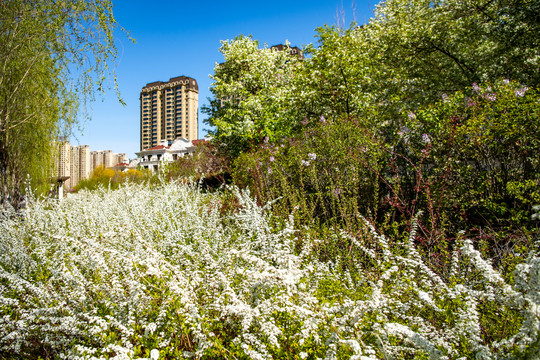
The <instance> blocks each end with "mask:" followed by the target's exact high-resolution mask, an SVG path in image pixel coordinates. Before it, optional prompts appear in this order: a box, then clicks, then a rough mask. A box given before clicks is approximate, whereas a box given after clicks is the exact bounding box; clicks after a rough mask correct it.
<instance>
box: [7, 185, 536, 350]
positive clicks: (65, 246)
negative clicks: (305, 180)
mask: <svg viewBox="0 0 540 360" xmlns="http://www.w3.org/2000/svg"><path fill="white" fill-rule="evenodd" d="M229 191H232V192H233V193H234V194H235V196H236V198H237V201H238V207H237V209H236V210H234V211H228V212H225V213H223V211H224V210H223V203H222V201H221V200H220V197H219V196H220V195H219V194H218V195H216V194H204V193H202V192H200V191H198V190H197V189H196V188H194V187H190V186H187V185H181V184H167V185H160V186H155V187H154V188H150V187H144V186H140V185H126V186H125V187H123V188H121V189H120V190H116V191H106V190H102V191H97V192H80V193H79V194H76V195H74V196H70V197H68V198H66V199H64V200H63V201H61V202H56V201H53V200H47V201H32V202H31V203H30V204H29V206H28V208H27V210H26V212H25V214H24V217H20V216H11V215H10V214H4V215H5V216H4V217H3V218H2V219H1V220H0V355H1V354H16V356H18V357H21V358H25V357H26V358H32V357H34V358H35V357H37V356H36V355H43V354H53V355H54V357H58V358H69V359H77V358H81V359H83V358H84V359H101V358H112V359H133V358H137V357H138V358H146V359H148V358H150V359H158V358H159V357H162V356H164V357H167V358H181V357H182V358H195V359H198V358H212V356H214V355H216V354H222V355H221V357H223V358H234V357H235V356H236V357H242V358H251V359H271V358H273V357H274V356H275V355H276V354H290V355H291V357H294V356H296V357H299V358H302V359H303V358H310V359H311V358H313V359H315V358H321V359H322V358H326V359H335V358H338V357H340V358H343V356H348V357H350V358H351V359H364V360H366V359H378V358H400V357H402V356H404V354H410V355H411V356H413V355H415V354H423V355H424V356H428V357H429V358H431V359H457V358H459V357H462V356H470V357H474V356H476V357H477V358H486V359H487V358H497V357H501V358H504V357H505V356H507V355H509V354H513V353H516V352H521V353H523V354H529V353H528V352H530V351H531V346H532V345H534V344H537V343H538V341H539V337H538V330H539V314H538V310H537V309H538V306H539V304H540V259H539V258H537V257H535V256H534V255H531V258H530V259H529V261H528V262H527V263H524V264H522V265H520V266H519V267H518V270H517V272H516V286H515V287H511V286H510V285H508V284H507V283H506V282H505V281H504V279H503V278H502V277H501V276H500V275H499V274H498V273H497V272H496V271H495V270H493V268H492V267H491V266H490V265H489V262H487V261H485V260H483V259H482V258H481V257H480V256H479V253H478V252H477V251H476V250H474V248H473V247H472V244H471V243H470V242H466V241H465V242H464V243H463V246H462V247H461V249H460V252H459V254H458V253H456V255H455V256H454V259H455V261H456V264H455V266H454V270H455V273H456V274H457V276H456V277H455V278H453V279H450V280H445V279H442V278H441V277H439V276H438V275H437V274H435V273H434V272H433V271H432V270H431V269H429V267H428V266H426V265H425V264H424V263H423V262H422V259H421V256H420V255H419V254H418V252H417V251H416V249H415V248H414V243H413V241H412V238H413V237H414V232H413V234H412V236H411V239H409V241H406V242H403V243H402V244H401V245H399V246H401V247H402V249H399V246H397V247H396V246H394V245H392V246H391V245H389V243H390V242H389V241H388V240H387V239H386V238H384V237H382V236H379V235H377V233H376V232H375V231H374V229H373V228H370V229H369V230H370V231H368V232H366V236H365V237H363V238H353V237H350V236H349V235H347V234H346V233H345V232H336V234H335V238H330V239H309V238H306V237H305V235H304V236H303V239H302V242H300V239H299V238H297V235H296V234H297V232H296V230H295V229H294V226H293V223H292V220H289V221H288V222H287V223H285V224H283V225H280V226H277V225H275V221H273V219H272V217H271V216H270V213H269V211H268V210H269V207H270V205H267V206H265V207H260V206H258V205H257V204H256V202H255V201H254V200H253V199H252V198H251V197H250V195H249V193H247V192H241V191H239V190H238V189H229ZM272 224H274V225H272ZM339 239H349V240H350V241H351V243H352V244H353V245H354V249H353V250H354V253H356V254H358V256H359V257H358V259H360V257H361V256H363V260H362V261H358V262H357V263H356V265H355V266H356V269H355V270H354V271H353V270H351V268H348V270H343V269H344V268H346V267H344V266H342V265H343V264H344V261H345V260H346V259H340V258H336V259H335V261H333V262H329V263H322V262H320V261H318V260H317V257H316V251H315V250H316V249H317V247H319V246H321V244H324V243H325V242H331V241H339ZM299 244H300V246H299ZM403 250H405V251H403ZM469 275H471V276H469ZM456 279H458V280H456ZM486 302H489V303H492V304H493V306H494V307H493V308H494V309H495V310H496V311H501V312H503V311H505V309H506V310H512V311H514V312H515V313H516V314H518V315H519V316H521V318H522V322H521V325H520V327H519V330H518V331H514V332H511V331H510V330H509V331H507V333H505V336H504V337H503V338H501V339H498V340H497V341H495V342H491V343H490V342H488V341H486V340H485V337H484V336H483V334H482V326H481V324H480V321H481V320H480V310H479V305H480V304H483V306H485V304H486ZM144 349H146V350H144ZM463 349H469V350H468V351H470V353H469V354H462V350H463ZM233 353H235V354H236V355H234V354H233ZM229 355H230V356H229ZM293 355H294V356H293Z"/></svg>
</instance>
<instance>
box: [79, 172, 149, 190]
mask: <svg viewBox="0 0 540 360" xmlns="http://www.w3.org/2000/svg"><path fill="white" fill-rule="evenodd" d="M152 178H153V176H152V173H150V172H149V171H145V170H138V169H129V170H127V171H120V170H115V169H112V168H105V167H103V166H99V167H97V168H96V169H95V170H94V171H93V172H92V175H91V176H90V177H89V178H87V179H82V180H81V181H79V183H78V184H77V185H76V186H75V188H74V190H75V191H79V190H81V189H85V190H96V189H98V188H100V187H105V188H108V187H110V188H111V189H118V188H119V187H120V186H121V185H122V184H124V183H125V182H126V181H130V182H147V181H150V180H152ZM153 180H154V181H155V180H156V179H155V177H154V179H153Z"/></svg>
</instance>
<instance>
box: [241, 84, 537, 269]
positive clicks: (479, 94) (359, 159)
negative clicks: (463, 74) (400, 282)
mask: <svg viewBox="0 0 540 360" xmlns="http://www.w3.org/2000/svg"><path fill="white" fill-rule="evenodd" d="M539 115H540V103H539V99H538V93H537V92H536V91H535V90H533V89H527V88H526V87H525V86H523V85H520V84H517V83H515V82H510V81H501V82H497V83H495V84H491V85H489V84H484V85H481V86H480V85H477V84H474V86H473V87H472V91H469V92H467V95H466V94H464V93H463V92H457V93H455V94H452V95H446V94H444V95H443V100H441V101H440V102H438V103H437V104H433V105H432V106H429V107H426V108H424V109H420V110H418V111H416V113H413V112H409V113H406V114H404V116H403V117H404V119H403V120H401V121H399V122H398V123H404V124H405V126H403V127H401V128H399V129H395V130H394V129H391V128H389V127H387V126H385V125H384V124H377V123H376V122H375V121H374V120H373V119H369V118H368V119H337V120H327V119H325V118H324V117H321V119H320V121H318V122H317V123H315V124H313V123H308V122H307V121H306V122H305V125H304V130H303V131H302V132H301V133H300V134H299V135H298V136H297V137H296V138H294V139H285V140H282V141H281V142H277V143H265V144H263V145H262V146H261V147H260V148H259V149H257V150H256V151H252V152H249V153H244V154H243V155H241V156H240V157H238V158H237V159H236V161H235V163H234V164H235V166H234V168H233V178H234V179H235V182H236V184H238V185H240V186H248V187H249V188H250V189H251V190H252V193H253V194H254V195H256V196H257V197H258V198H259V199H261V201H262V202H266V201H273V200H276V199H278V201H277V203H276V205H275V209H276V212H278V213H281V214H282V215H286V214H289V213H291V212H294V214H295V216H296V220H297V221H299V222H301V223H304V224H319V225H323V227H326V228H329V227H337V228H342V229H347V231H349V232H350V233H354V232H355V231H356V228H357V227H358V217H357V215H358V214H361V215H362V216H364V217H366V218H369V219H370V220H371V221H373V223H374V224H376V226H377V227H378V228H379V229H380V230H381V231H383V232H385V233H387V234H391V236H392V237H395V236H400V235H401V234H402V233H403V232H405V233H406V232H408V231H410V227H411V223H410V219H412V218H413V217H414V215H415V214H416V213H417V212H418V211H419V210H422V211H424V215H423V216H422V217H421V218H419V229H420V230H419V232H418V239H417V241H418V242H419V243H421V244H422V248H423V253H425V254H427V255H428V256H429V257H430V258H431V260H430V261H433V262H434V263H437V264H438V265H446V266H443V268H445V271H449V268H448V264H449V262H450V258H449V257H450V254H451V250H452V248H453V246H454V242H455V234H456V233H457V232H458V231H460V230H465V231H466V233H467V236H469V237H470V238H471V239H474V240H475V241H479V243H478V246H480V247H481V248H482V251H484V254H485V255H489V256H490V257H493V258H494V260H495V262H496V264H497V265H498V266H499V265H500V264H501V261H502V260H504V261H503V263H504V264H506V265H504V264H503V265H502V266H509V265H508V261H509V262H510V263H512V264H514V262H515V259H510V258H513V257H516V256H517V257H519V256H523V254H524V253H525V252H526V251H527V249H529V248H530V246H531V241H532V239H533V238H534V237H535V236H536V234H537V233H538V228H537V224H536V220H533V219H531V215H533V213H532V207H533V206H534V205H535V204H540V190H539V189H540V187H539V185H540V160H539V159H540V156H539V155H538V154H539V153H540V140H539V139H540V125H539V123H538V118H539ZM373 118H374V119H376V118H378V115H377V114H375V115H373ZM293 209H296V210H293ZM513 266H514V265H511V266H510V268H509V273H511V271H512V269H513Z"/></svg>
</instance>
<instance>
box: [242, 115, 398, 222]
mask: <svg viewBox="0 0 540 360" xmlns="http://www.w3.org/2000/svg"><path fill="white" fill-rule="evenodd" d="M378 138H379V136H378V135H377V134H376V133H375V132H373V131H371V130H369V129H368V128H367V127H366V126H364V125H363V124H361V123H360V122H359V121H357V120H355V119H350V120H327V119H325V118H324V117H321V119H320V121H319V122H318V123H316V124H312V125H311V126H309V125H308V124H305V129H304V130H303V131H302V133H301V134H300V135H299V136H298V137H297V138H294V139H284V140H282V141H281V142H279V143H276V144H269V143H266V144H264V145H263V146H262V147H261V148H260V149H259V150H257V151H255V152H251V153H245V154H242V155H241V156H239V157H238V158H237V159H236V160H235V162H234V167H233V178H234V181H235V182H236V184H239V185H241V186H248V187H250V189H251V191H252V193H253V194H255V195H256V196H257V197H258V198H259V199H260V200H261V201H263V202H265V201H271V200H276V199H279V201H278V202H277V204H275V205H274V207H275V209H276V210H277V211H278V212H281V213H282V214H283V215H286V214H288V213H289V212H291V211H293V209H296V210H294V211H295V213H296V218H297V220H298V221H300V222H301V223H304V224H313V223H318V224H320V225H324V226H345V227H347V228H355V227H356V225H357V224H358V217H357V214H358V213H360V214H362V215H364V216H366V217H372V216H375V213H376V212H377V209H378V206H379V176H380V173H381V170H382V169H383V165H384V163H385V159H386V158H387V157H388V156H387V155H386V154H387V152H386V151H385V150H384V148H385V145H384V144H383V143H382V142H381V141H380V140H379V139H378Z"/></svg>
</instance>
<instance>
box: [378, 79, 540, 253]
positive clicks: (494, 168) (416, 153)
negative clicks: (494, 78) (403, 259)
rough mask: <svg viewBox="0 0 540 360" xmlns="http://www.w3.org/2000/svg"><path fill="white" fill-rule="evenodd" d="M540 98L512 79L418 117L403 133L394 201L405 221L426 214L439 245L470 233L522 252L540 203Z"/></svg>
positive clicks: (394, 168) (429, 235) (393, 177)
mask: <svg viewBox="0 0 540 360" xmlns="http://www.w3.org/2000/svg"><path fill="white" fill-rule="evenodd" d="M538 100H539V99H538V93H537V91H535V90H533V89H527V88H526V87H524V86H522V85H520V84H517V83H515V82H510V81H508V80H505V81H500V82H497V83H494V84H484V85H481V86H480V85H477V84H473V87H472V91H471V92H470V93H468V94H466V93H464V92H457V93H455V94H453V95H450V96H446V95H443V100H442V101H440V102H439V103H437V104H434V105H432V106H430V107H428V108H426V109H422V110H420V111H418V112H416V114H413V113H410V114H409V116H408V119H409V121H408V124H407V126H405V127H403V128H402V129H400V130H399V131H397V132H396V134H395V135H396V141H395V146H394V150H393V152H392V158H391V161H390V165H391V166H390V167H389V170H390V172H389V173H387V175H386V176H387V177H388V180H387V182H386V184H388V185H389V188H391V189H392V191H391V193H392V196H391V197H390V198H389V199H387V200H388V203H390V204H392V205H395V206H394V208H395V209H397V210H398V211H399V212H400V214H402V215H404V217H410V216H411V215H414V214H415V212H416V211H418V210H419V209H422V210H426V212H425V213H426V216H425V217H424V218H423V219H422V228H423V235H424V236H425V238H426V239H429V241H431V242H435V243H437V241H438V239H441V238H448V237H450V236H451V234H455V233H457V232H458V231H459V230H466V231H467V232H468V236H471V237H473V238H477V239H483V240H487V246H488V247H490V248H491V250H501V249H499V248H500V247H501V246H502V247H505V248H506V249H502V250H504V251H503V252H506V251H514V250H517V249H516V246H517V245H518V244H517V243H516V242H517V240H518V239H519V238H521V239H522V240H526V238H527V237H528V236H527V234H528V233H529V230H531V229H533V228H534V226H533V225H534V224H533V220H531V215H532V207H533V206H534V205H535V204H537V203H539V202H540V187H539V185H540V160H539V159H540V157H539V156H538V154H539V152H540V124H539V123H538V117H539V115H540V103H539V101H538ZM492 255H495V254H492Z"/></svg>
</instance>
